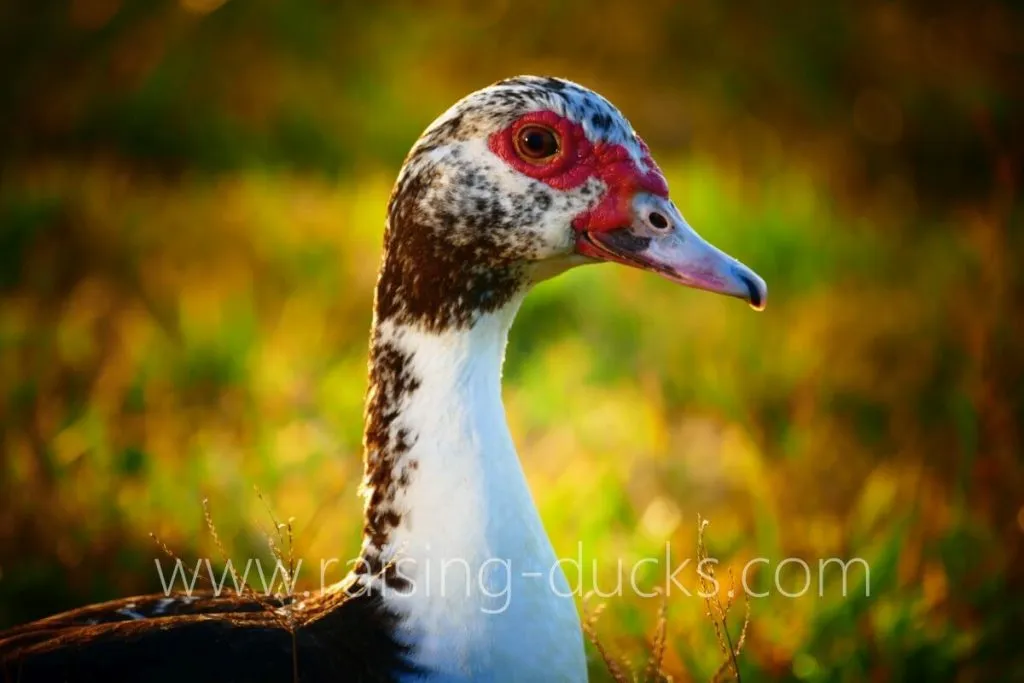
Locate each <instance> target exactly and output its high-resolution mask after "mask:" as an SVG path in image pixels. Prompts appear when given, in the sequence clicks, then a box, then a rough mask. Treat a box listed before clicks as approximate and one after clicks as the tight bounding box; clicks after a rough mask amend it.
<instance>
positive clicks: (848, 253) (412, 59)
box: [0, 0, 1024, 681]
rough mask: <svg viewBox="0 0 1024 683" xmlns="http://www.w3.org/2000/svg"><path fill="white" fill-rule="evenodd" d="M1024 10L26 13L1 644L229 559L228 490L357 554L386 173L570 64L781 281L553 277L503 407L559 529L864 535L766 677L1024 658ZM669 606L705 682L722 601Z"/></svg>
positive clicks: (13, 72) (12, 60)
mask: <svg viewBox="0 0 1024 683" xmlns="http://www.w3.org/2000/svg"><path fill="white" fill-rule="evenodd" d="M1022 25H1024V24H1022V13H1021V9H1020V6H1019V5H1016V4H1014V3H1010V2H1005V3H1004V2H997V1H994V0H986V1H982V2H976V3H954V2H931V3H901V2H892V1H880V0H867V1H866V2H855V1H853V0H849V1H847V2H839V3H828V2H817V3H810V2H808V3H795V2H782V3H777V2H766V1H759V2H750V3H744V4H742V5H741V4H740V3H719V2H715V1H714V0H695V1H694V2H680V1H670V0H656V1H652V2H647V3H636V4H631V3H611V2H604V1H592V2H584V1H582V0H580V1H576V0H567V1H563V2H555V3H548V2H536V1H533V0H531V1H527V2H512V1H511V0H505V1H501V0H497V1H494V2H484V3H475V2H467V1H466V0H448V1H447V2H439V3H434V2H429V3H414V2H411V1H405V2H393V3H380V4H374V3H355V2H351V3H332V2H326V1H321V2H314V1H311V0H304V1H300V0H287V1H285V0H232V1H230V2H224V1H223V0H179V1H177V2H171V1H168V0H160V1H158V0H137V1H129V0H45V1H44V0H38V1H36V2H6V3H3V4H2V5H0V149H2V150H3V151H2V166H0V173H2V176H0V178H2V189H0V302H2V312H0V411H2V412H0V415H2V417H0V448H2V457H3V459H2V463H0V627H2V626H7V625H11V624H13V623H17V622H20V621H23V620H27V619H31V618H35V617H40V616H43V615H45V614H47V613H50V612H52V611H55V610H58V609H62V608H68V607H72V606H76V605H79V604H83V603H85V602H88V601H92V600H98V599H103V598H110V597H115V596H121V595H127V594H131V593H137V592H153V591H155V590H158V589H159V584H158V582H157V577H156V574H155V572H154V570H153V558H154V557H155V556H158V555H159V552H158V551H157V549H156V548H155V546H154V544H153V542H152V541H151V540H150V539H149V537H148V534H149V533H150V532H154V533H156V534H157V535H159V536H160V538H162V539H163V541H164V542H166V543H167V545H169V546H170V547H171V548H173V549H174V550H175V551H176V552H177V553H179V554H180V555H181V556H182V557H183V558H186V561H188V559H189V558H194V557H197V556H200V555H213V556H214V557H219V553H218V551H217V550H216V549H215V548H213V547H212V543H211V541H210V539H209V536H208V535H207V534H206V530H205V524H204V522H203V513H202V507H201V501H202V499H203V498H204V497H209V499H210V505H211V507H212V510H213V516H214V519H215V521H216V522H217V524H218V527H219V531H220V533H221V534H222V536H223V537H224V538H225V539H226V544H227V546H228V549H229V551H230V552H231V553H232V554H233V555H234V556H236V557H237V556H244V555H245V554H246V553H251V552H256V551H259V550H260V549H263V551H264V552H265V550H266V542H265V537H264V529H265V528H266V526H267V524H268V522H267V521H266V520H267V515H266V512H265V510H264V506H263V503H262V502H261V501H260V499H259V498H258V497H257V495H256V494H255V493H254V491H253V488H254V486H258V487H259V488H260V489H261V490H262V491H263V492H264V497H265V498H266V500H267V501H268V504H269V505H270V506H271V507H272V508H273V509H274V510H275V512H276V513H277V514H279V515H280V516H282V517H288V516H293V517H294V519H295V528H296V535H297V553H298V554H299V556H302V557H310V558H316V557H322V556H328V557H331V556H340V557H343V558H345V557H351V556H352V555H353V554H354V553H355V552H356V550H357V547H358V535H359V528H360V525H359V524H358V521H357V519H358V514H359V500H358V499H357V497H356V495H355V490H356V486H357V483H358V480H359V475H360V471H361V464H360V452H359V442H360V434H361V406H362V397H363V392H364V390H365V373H366V366H365V351H366V334H367V330H368V325H369V321H370V302H371V296H372V286H373V282H374V277H375V268H376V263H377V258H378V255H379V245H380V237H381V230H382V224H383V217H384V210H385V202H386V198H387V194H388V191H389V189H390V184H391V181H392V179H393V178H394V176H395V175H396V173H397V171H398V168H399V166H400V164H401V160H402V157H403V155H404V154H405V152H406V151H407V149H408V148H409V146H410V145H411V143H412V142H413V140H414V139H415V138H416V136H417V135H418V134H419V132H420V131H421V130H422V129H423V127H424V126H425V125H426V124H427V123H428V122H429V121H431V120H432V119H433V117H434V116H436V115H437V114H438V113H439V112H441V111H443V110H444V109H445V108H447V106H448V105H450V104H451V103H452V102H453V101H455V100H456V99H457V98H459V97H461V96H462V95H463V94H465V93H467V92H469V91H470V90H474V89H476V88H478V87H481V86H483V85H485V84H487V83H489V82H492V81H494V80H497V79H498V78H501V77H505V76H509V75H515V74H519V73H530V72H539V73H551V74H556V75H562V76H565V77H569V78H572V79H575V80H578V81H580V82H583V83H584V84H586V85H589V86H591V87H593V88H595V89H597V90H599V91H600V92H602V93H603V94H605V95H606V96H608V97H609V98H610V99H611V100H612V101H613V102H615V103H616V104H617V105H618V106H619V107H620V108H621V109H622V110H623V111H624V112H625V114H626V115H627V116H628V117H630V119H631V121H632V122H633V124H634V126H635V127H636V128H637V130H639V131H640V132H641V134H642V135H643V136H644V137H645V138H646V140H647V141H648V143H649V144H650V146H651V147H652V149H653V151H654V153H655V156H656V158H658V159H659V161H660V163H661V165H662V167H663V168H664V169H665V171H666V173H667V175H668V176H669V180H670V182H671V184H672V187H673V197H674V198H675V201H676V203H677V204H678V205H679V206H680V207H681V208H682V210H683V212H684V213H685V214H686V215H687V217H688V219H689V221H690V223H691V224H693V225H694V226H696V227H697V229H698V230H700V231H701V232H702V233H703V234H704V236H705V237H707V238H709V239H710V240H711V241H712V242H714V243H716V244H717V245H718V246H720V247H722V248H723V249H725V250H726V251H728V252H730V253H732V254H734V255H735V256H737V257H738V258H740V259H741V260H743V261H744V262H746V263H747V264H749V265H751V266H752V267H753V268H754V269H755V270H757V271H758V272H759V273H760V274H761V275H762V276H763V277H764V278H765V280H766V281H767V282H768V283H769V286H770V289H771V297H770V299H769V306H768V309H767V311H766V312H765V313H763V314H760V315H755V314H754V313H752V312H750V311H749V310H747V309H745V308H744V307H742V306H740V305H738V304H736V302H733V301H730V300H726V299H723V298H720V297H714V296H711V295H708V294H703V293H698V292H691V291H684V290H681V289H679V288H677V287H673V286H672V285H670V284H668V283H665V282H662V281H660V280H658V279H656V278H654V277H651V276H648V275H644V274H642V273H638V272H627V271H625V270H623V269H617V268H613V267H607V266H602V267H591V268H583V269H579V270H578V271H575V272H571V273H569V274H567V275H565V276H563V277H561V278H559V279H557V280H555V281H553V282H550V283H547V284H545V285H543V286H541V287H540V288H538V290H537V291H536V292H534V293H533V294H532V295H531V297H530V298H529V299H528V301H527V303H526V305H525V307H524V309H523V311H522V314H521V315H520V318H519V320H518V322H517V324H516V327H515V328H514V330H513V333H512V342H511V346H510V350H509V358H508V364H507V368H506V398H507V406H508V412H509V418H510V421H511V425H512V429H513V433H514V434H515V437H516V439H517V442H518V444H519V449H520V453H521V456H522V459H523V462H524V465H525V467H526V470H527V473H528V476H529V479H530V482H531V485H532V487H533V491H534V493H535V497H536V500H537V501H538V504H539V505H540V507H541V510H542V514H543V516H544V519H545V521H546V524H547V527H548V529H549V532H550V533H551V535H552V539H553V541H554V544H555V547H556V550H557V551H558V552H559V553H560V554H561V555H563V556H566V557H573V556H574V555H575V553H576V548H577V542H581V543H582V544H583V548H584V555H585V557H586V558H604V559H607V558H616V557H622V558H625V560H626V562H627V563H628V562H631V561H635V559H637V558H640V557H643V556H646V555H648V554H651V553H655V554H656V553H658V552H660V549H662V548H663V546H664V544H665V543H666V542H671V544H672V548H673V550H674V553H675V554H676V555H680V556H685V555H687V554H693V553H694V552H695V551H694V548H695V538H696V527H695V524H694V523H693V520H695V518H696V515H697V513H701V514H703V515H704V516H705V517H708V518H709V519H710V520H711V527H710V528H709V531H708V542H709V543H710V546H711V547H710V550H711V552H712V554H713V555H716V556H718V557H720V558H722V561H723V570H724V568H725V567H740V566H742V564H743V563H744V562H746V561H747V560H749V559H750V558H753V557H759V556H763V557H767V558H774V560H775V561H778V560H779V559H781V558H784V557H800V558H806V559H807V561H808V563H809V564H810V565H811V566H812V568H815V569H816V562H817V558H826V557H833V556H835V557H842V558H850V557H862V558H865V559H866V560H867V561H868V562H869V563H870V566H871V574H870V589H871V594H870V596H865V595H864V590H863V589H864V586H863V578H861V577H862V574H861V573H858V572H857V571H856V570H853V571H851V577H854V579H855V580H853V581H852V583H851V587H850V590H849V594H848V595H847V597H845V598H844V597H842V596H841V595H840V594H839V591H840V589H839V587H838V586H836V585H835V584H832V585H829V586H827V588H828V590H826V591H825V595H824V596H819V595H818V594H817V591H812V592H811V593H810V594H808V595H806V596H804V597H801V598H795V599H788V598H786V597H785V596H782V595H780V594H779V592H778V591H777V590H772V591H771V595H770V596H769V597H765V598H755V599H752V601H751V609H752V624H751V627H750V634H749V638H748V640H749V642H748V645H747V648H746V651H745V652H744V654H743V657H742V659H741V668H742V672H743V674H744V679H745V680H749V681H758V680H777V681H796V680H800V681H831V680H842V681H863V680H873V681H896V680H919V681H938V680H955V681H985V680H991V681H996V680H1000V681H1002V680H1013V679H1016V680H1022V678H1024V656H1022V652H1021V638H1020V628H1021V625H1022V623H1024V622H1022V615H1024V594H1022V589H1024V564H1022V562H1024V552H1022V550H1024V464H1022V454H1021V448H1022V443H1021V438H1022V436H1024V434H1022V431H1024V430H1022V421H1024V336H1022V335H1024V315H1022V313H1024V304H1022V302H1024V275H1022V273H1021V271H1022V268H1024V258H1022V255H1024V252H1022V247H1024V235H1022V203H1021V200H1020V182H1021V175H1020V174H1021V165H1020V161H1021V158H1022V155H1021V152H1022V149H1024V107H1022V101H1021V100H1022V94H1024V93H1022V90H1024V87H1022V81H1021V74H1022V64H1024V29H1022ZM313 561H315V560H313ZM600 566H601V568H602V569H601V573H600V575H599V576H598V577H597V578H598V583H599V584H600V585H601V586H602V587H603V589H604V590H607V586H608V585H610V584H613V582H614V577H615V567H614V565H613V564H611V563H608V562H605V563H603V564H601V565H600ZM723 570H720V572H719V573H720V575H722V574H723ZM659 571H660V570H658V571H656V570H654V569H652V570H651V572H650V575H649V576H647V577H645V578H646V579H647V580H648V581H649V583H650V584H651V585H654V584H656V583H658V582H659ZM787 577H788V578H787ZM335 578H338V577H335ZM772 578H773V577H772V571H771V568H768V569H766V570H764V571H761V572H760V573H759V574H758V575H757V578H756V581H755V583H756V584H757V586H756V587H757V588H759V589H768V588H770V587H771V585H772ZM585 579H586V580H585V582H584V583H585V584H587V587H590V585H591V584H592V581H590V578H589V577H585ZM783 579H784V582H783V584H784V585H785V586H787V587H789V588H790V589H791V590H796V589H797V588H798V587H799V582H800V581H801V580H802V577H801V575H800V574H799V573H796V572H794V573H792V574H786V573H783ZM814 580H815V581H817V574H816V573H815V576H814ZM858 581H859V583H858ZM794 586H795V587H797V588H794ZM657 607H658V605H657V600H651V599H643V598H640V597H636V596H626V597H623V598H621V599H611V600H609V601H608V611H607V612H606V615H605V616H604V617H603V619H602V621H601V622H600V623H599V625H598V626H599V628H598V630H599V632H600V633H601V635H602V639H604V640H605V641H607V642H609V643H610V644H611V645H612V646H613V647H614V648H616V649H620V650H621V651H623V652H627V653H629V652H632V653H636V652H641V651H642V650H643V647H644V645H643V642H644V641H643V639H644V638H645V637H647V635H649V631H650V629H651V626H652V624H653V620H654V615H655V614H656V611H657ZM668 609H669V611H668V616H669V622H670V623H669V633H668V653H667V658H666V665H667V669H668V671H669V672H670V673H672V674H674V675H675V676H676V677H677V679H679V680H687V679H688V678H691V677H692V678H694V679H697V680H706V679H707V678H708V677H709V676H710V675H711V674H712V673H713V672H714V670H715V668H716V667H717V665H718V662H719V661H720V659H721V657H720V655H719V653H718V648H717V647H716V645H715V636H714V633H713V631H712V629H711V628H710V626H709V624H708V623H707V621H706V618H705V616H704V613H703V612H704V607H703V603H702V602H701V601H700V600H699V599H697V598H696V597H693V598H686V597H685V596H678V597H674V598H673V599H672V600H671V602H670V604H669V608H668ZM593 671H594V676H595V678H596V679H597V680H604V678H603V676H606V674H603V673H602V672H601V667H600V665H599V664H598V663H596V660H595V664H594V667H593Z"/></svg>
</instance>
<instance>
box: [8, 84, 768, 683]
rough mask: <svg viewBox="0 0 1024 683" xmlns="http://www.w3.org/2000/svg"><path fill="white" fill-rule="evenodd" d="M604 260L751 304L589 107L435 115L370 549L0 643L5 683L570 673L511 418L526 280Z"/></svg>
mask: <svg viewBox="0 0 1024 683" xmlns="http://www.w3.org/2000/svg"><path fill="white" fill-rule="evenodd" d="M598 261H613V262H616V263H620V264H623V265H627V266H632V267H635V268H641V269H644V270H649V271H652V272H654V273H657V274H659V275H661V276H664V277H666V278H668V279H670V280H673V281H675V282H678V283H680V284H683V285H687V286H690V287H697V288H700V289H705V290H710V291H712V292H718V293H721V294H726V295H729V296H734V297H738V298H740V299H744V300H746V301H747V302H749V303H750V304H751V305H752V306H753V307H755V308H758V309H760V308H762V307H763V306H764V303H765V297H766V294H767V289H766V287H765V284H764V282H763V281H762V280H761V278H759V277H758V276H757V275H756V274H754V273H753V272H752V271H751V270H750V269H749V268H747V267H746V266H744V265H742V264H741V263H739V262H738V261H736V260H735V259H733V258H731V257H729V256H727V255H726V254H724V253H722V252H721V251H719V250H717V249H716V248H714V247H713V246H711V245H709V244H708V243H707V242H705V241H704V240H703V239H701V238H700V237H699V236H698V235H697V233H696V232H694V230H693V229H692V228H691V227H690V226H689V225H688V224H687V223H686V221H685V220H684V219H683V216H682V215H681V214H680V212H679V210H678V209H677V208H676V206H675V205H674V204H673V203H672V201H671V200H670V199H669V196H668V185H667V183H666V181H665V178H664V176H663V175H662V173H661V171H660V170H659V168H658V166H657V165H656V164H655V163H654V161H653V160H652V158H651V155H650V152H649V151H648V148H647V146H646V145H645V144H644V142H643V141H642V140H641V139H640V137H639V136H638V135H637V134H636V133H635V132H634V131H633V129H632V128H631V126H630V124H629V123H628V122H627V121H626V119H625V118H624V117H623V116H622V114H620V113H619V111H618V110H617V109H616V108H615V107H614V106H612V105H611V104H610V103H609V102H608V101H607V100H606V99H604V98H603V97H601V96H600V95H598V94H596V93H594V92H593V91H591V90H588V89H587V88H584V87H582V86H580V85H577V84H575V83H572V82H569V81H566V80H562V79H558V78H548V77H534V76H521V77H517V78H511V79H508V80H504V81H500V82H498V83H496V84H494V85H491V86H489V87H486V88H484V89H482V90H479V91H477V92H474V93H472V94H470V95H468V96H467V97H465V98H464V99H462V100H461V101H459V102H458V103H456V104H455V105H454V106H452V107H451V108H450V109H449V110H448V111H447V112H445V113H444V114H442V115H441V116H440V117H439V118H438V119H437V120H436V121H435V122H434V123H433V124H431V125H430V126H429V127H428V128H427V130H426V131H425V132H424V133H423V135H422V137H420V139H419V141H417V142H416V144H415V145H414V146H413V148H412V150H411V152H410V153H409V155H408V157H407V158H406V161H405V164H404V166H403V167H402V169H401V172H400V173H399V176H398V180H397V182H396V184H395V186H394V191H393V193H392V195H391V198H390V201H389V204H388V214H387V222H386V228H385V233H384V251H383V259H382V264H381V268H380V275H379V279H378V281H377V289H376V297H375V301H374V318H373V327H372V331H371V336H370V353H369V356H370V358H369V367H370V371H369V375H370V376H369V391H368V394H367V399H366V410H365V432H364V445H365V478H364V481H363V484H362V490H363V492H364V495H365V515H364V520H363V524H364V536H363V543H362V548H361V552H360V555H359V561H358V562H357V563H355V566H354V567H353V569H352V571H351V573H350V574H349V575H348V577H347V578H346V579H345V580H344V581H343V582H341V583H340V584H338V585H336V586H333V587H332V588H330V589H328V590H326V591H324V592H323V593H320V594H317V595H314V596H312V597H303V598H299V597H286V598H263V599H260V600H257V599H255V598H254V597H252V596H251V595H230V596H226V595H221V596H219V597H214V596H212V595H203V596H197V595H192V596H189V597H186V596H175V595H170V596H168V595H154V596H146V597H135V598H128V599H125V600H118V601H114V602H109V603H104V604H99V605H93V606H89V607H85V608H81V609H78V610H74V611H71V612H67V613H64V614H59V615H57V616H54V617H50V618H48V619H43V620H41V621H37V622H34V623H31V624H27V625H24V626H20V627H15V628H13V629H10V630H8V631H6V632H4V633H0V680H2V681H20V682H22V683H33V682H39V681H47V682H48V681H54V682H56V681H77V682H84V681H145V682H147V683H156V682H158V681H189V682H190V683H200V682H203V681H210V682H214V681H216V682H217V683H233V682H238V683H259V682H262V681H267V682H271V681H272V682H274V683H281V682H285V681H296V680H297V681H302V682H303V683H315V682H319V681H335V682H336V681H397V680H422V681H584V680H586V678H587V670H586V662H585V658H584V647H583V639H582V635H581V629H580V620H579V616H578V613H577V609H576V606H575V604H574V601H573V598H572V595H571V593H570V590H569V586H568V584H567V581H566V577H565V575H564V573H563V572H562V568H561V565H560V564H559V563H558V562H557V560H556V557H555V553H554V551H553V549H552V547H551V544H550V542H549V540H548V537H547V535H546V534H545V532H544V527H543V524H542V523H541V519H540V516H539V515H538V512H537V509H536V507H535V505H534V503H533V500H532V498H531V495H530V490H529V488H528V486H527V482H526V479H525V477H524V475H523V470H522V468H521V466H520V463H519V460H518V458H517V456H516V452H515V448H514V446H513V442H512V438H511V436H510V435H509V430H508V427H507V425H506V421H505V412H504V408H503V406H502V400H501V366H502V360H503V357H504V353H505V344H506V339H507V335H508V331H509V327H510V326H511V324H512V320H513V318H514V317H515V314H516V310H517V309H518V308H519V305H520V303H521V302H522V300H523V298H524V297H525V296H526V294H527V292H528V291H529V289H530V288H531V287H532V286H533V285H534V284H536V283H538V282H540V281H542V280H544V279H546V278H550V277H552V276H555V275H557V274H559V273H561V272H563V271H565V270H567V269H569V268H571V267H573V266H577V265H582V264H586V263H594V262H598Z"/></svg>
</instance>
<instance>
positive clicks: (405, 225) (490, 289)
mask: <svg viewBox="0 0 1024 683" xmlns="http://www.w3.org/2000/svg"><path fill="white" fill-rule="evenodd" d="M602 261H610V262H615V263H619V264H622V265H625V266H629V267H633V268H640V269H642V270H647V271H651V272H653V273H656V274H658V275H660V276H662V277H664V278H667V279H669V280H672V281H673V282H677V283H679V284H682V285H685V286H688V287H694V288H698V289H704V290H708V291H711V292H717V293H719V294H725V295H728V296H732V297H737V298H740V299H743V300H745V301H747V302H748V303H749V304H750V305H751V306H753V307H754V308H755V309H758V310H760V309H762V308H763V307H764V305H765V301H766V298H767V287H766V286H765V283H764V281H763V280H762V279H761V278H760V277H758V275H757V274H756V273H754V272H753V271H752V270H751V269H750V268H748V267H746V266H745V265H743V264H742V263H740V262H739V261H737V260H736V259H734V258H732V257H731V256H729V255H727V254H725V253H723V252H722V251H720V250H718V249H717V248H715V247H714V246H712V245H711V244H709V243H708V242H706V241H705V240H704V239H702V238H701V237H700V235H698V234H697V232H696V231H695V230H694V229H693V228H691V227H690V225H689V224H688V223H687V222H686V220H685V219H684V218H683V216H682V214H681V213H680V211H679V209H678V208H676V205H675V204H674V203H673V202H672V200H671V199H670V198H669V187H668V183H667V181H666V180H665V177H664V175H663V174H662V172H661V170H660V169H659V168H658V166H657V164H656V163H655V162H654V160H653V159H652V157H651V154H650V151H649V150H648V148H647V145H646V144H644V141H643V140H642V139H641V138H640V136H639V135H637V134H636V133H635V132H634V131H633V129H632V127H631V126H630V124H629V122H628V121H627V120H626V119H625V117H624V116H623V115H622V114H621V113H620V112H619V111H618V110H617V109H616V108H615V107H614V106H612V104H611V103H609V102H608V100H606V99H604V98H603V97H601V96H600V95H598V94H597V93H595V92H593V91H591V90H588V89H587V88H584V87H582V86H580V85H577V84H575V83H572V82H569V81H566V80H562V79H557V78H541V77H534V76H521V77H517V78H512V79H507V80H504V81H500V82H498V83H496V84H494V85H492V86H489V87H487V88H484V89H482V90H479V91H477V92H475V93H472V94H470V95H468V96H466V97H465V98H463V99H462V100H461V101H459V102H457V103H456V104H455V105H454V106H452V107H451V108H450V109H449V110H448V111H446V112H445V113H444V114H442V115H441V116H440V117H439V118H438V119H437V120H436V121H434V123H433V124H431V125H430V126H429V127H428V128H427V130H426V131H425V132H424V134H423V135H422V137H421V138H420V139H419V141H418V142H417V143H416V144H415V146H414V147H413V149H412V150H411V152H410V153H409V156H408V157H407V159H406V163H405V165H404V166H403V169H402V172H401V174H400V175H399V178H398V181H397V183H396V185H395V189H394V192H393V194H392V197H391V201H390V203H389V213H388V225H387V231H386V234H385V258H384V267H383V269H382V272H381V279H380V282H379V283H378V291H377V316H378V319H379V320H382V319H391V318H395V319H397V320H396V321H397V322H407V323H418V324H421V325H424V326H426V327H427V328H430V329H435V330H443V329H447V328H450V327H452V326H456V327H461V326H468V325H472V323H473V321H474V320H475V319H476V318H477V317H478V316H479V315H480V314H483V313H488V312H491V311H494V310H496V309H498V308H501V307H502V306H504V305H505V304H506V303H507V302H509V301H510V300H512V299H514V298H516V296H517V295H519V294H522V293H523V292H524V291H525V290H526V289H528V288H529V286H530V285H531V284H533V283H535V282H538V281H540V280H543V279H546V278H548V277H551V276H553V275H556V274H558V273H560V272H562V271H564V270H566V269H568V268H571V267H573V266H577V265H582V264H586V263H596V262H602Z"/></svg>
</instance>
